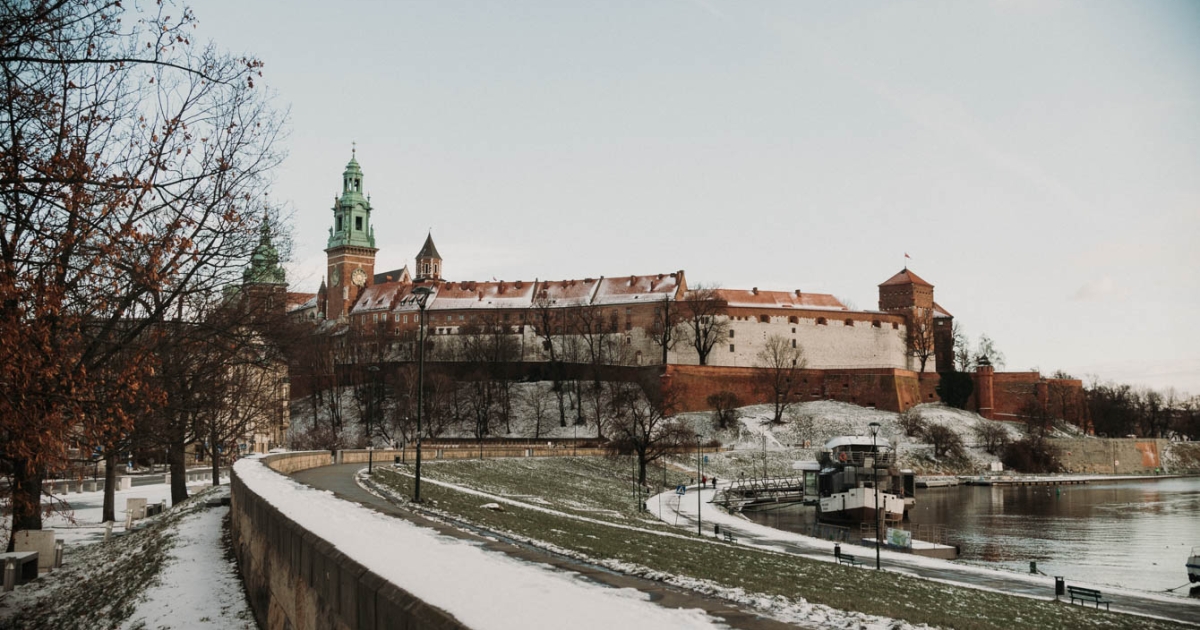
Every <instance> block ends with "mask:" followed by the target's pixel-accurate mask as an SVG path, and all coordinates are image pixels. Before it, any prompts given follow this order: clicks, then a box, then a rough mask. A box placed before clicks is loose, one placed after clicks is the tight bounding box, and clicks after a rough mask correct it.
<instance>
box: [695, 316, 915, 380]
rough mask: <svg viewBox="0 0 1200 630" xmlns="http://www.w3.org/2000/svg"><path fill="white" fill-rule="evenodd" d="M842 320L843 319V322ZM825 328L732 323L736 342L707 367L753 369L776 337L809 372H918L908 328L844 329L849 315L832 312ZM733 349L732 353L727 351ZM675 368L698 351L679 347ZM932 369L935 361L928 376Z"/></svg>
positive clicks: (804, 323)
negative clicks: (795, 350) (792, 345)
mask: <svg viewBox="0 0 1200 630" xmlns="http://www.w3.org/2000/svg"><path fill="white" fill-rule="evenodd" d="M839 315H840V316H839ZM825 319H826V322H827V323H826V324H823V325H822V324H817V318H816V317H815V316H814V317H799V318H798V319H797V323H795V324H792V323H789V322H788V317H787V316H778V317H771V319H770V322H769V323H763V322H760V321H759V320H758V318H757V317H754V318H747V319H738V318H734V319H733V320H731V321H730V322H729V329H730V330H731V331H733V337H729V334H728V333H726V336H725V338H724V339H722V340H721V341H720V342H718V343H717V344H716V345H715V346H714V347H713V350H712V353H711V354H709V357H708V364H709V365H718V366H731V367H755V366H756V364H757V362H758V360H757V357H758V353H759V352H760V351H762V349H763V348H764V347H765V345H766V341H767V339H768V338H769V337H770V336H772V335H779V336H781V337H783V338H784V339H795V340H796V344H797V345H798V346H799V347H801V348H803V349H804V357H805V359H806V360H807V362H808V365H807V367H808V368H811V369H846V368H878V367H883V368H898V369H915V365H914V363H913V362H912V361H911V360H910V358H909V357H908V356H907V352H906V343H905V336H906V334H907V331H906V329H905V326H904V325H900V326H899V327H898V328H895V329H893V328H892V324H891V322H888V321H882V322H880V327H879V328H875V327H873V326H872V325H871V322H870V321H861V320H855V321H854V325H853V326H846V325H845V323H844V322H845V319H846V317H845V314H844V313H838V312H831V313H830V314H829V315H828V316H825ZM730 344H732V345H733V351H732V352H731V351H730V349H729V346H730ZM671 362H672V363H681V364H685V365H695V364H697V363H698V360H697V356H696V351H695V350H694V349H693V348H692V347H691V346H690V345H686V342H681V343H680V344H679V345H678V346H676V348H675V351H674V352H673V353H672V356H671ZM932 368H933V362H932V359H931V360H930V362H929V364H927V366H926V370H927V371H928V370H931V369H932Z"/></svg>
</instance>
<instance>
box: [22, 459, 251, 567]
mask: <svg viewBox="0 0 1200 630" xmlns="http://www.w3.org/2000/svg"><path fill="white" fill-rule="evenodd" d="M228 482H229V478H228V477H222V483H228ZM211 486H212V482H208V481H206V482H204V483H201V484H193V485H191V486H188V494H189V495H192V494H195V493H197V492H199V491H201V490H203V489H204V488H206V487H211ZM131 498H144V499H146V505H151V504H154V503H163V502H166V504H167V505H168V506H169V505H170V504H171V485H170V484H169V483H156V484H147V485H144V486H134V487H132V488H130V489H129V490H117V491H114V492H113V509H114V510H115V511H116V518H117V521H116V522H115V523H113V529H112V531H113V533H114V534H119V533H121V532H123V531H125V502H126V501H127V500H129V499H131ZM53 501H54V504H55V506H56V507H55V511H54V513H52V514H51V515H50V516H47V517H45V518H43V519H42V529H52V530H54V535H55V537H56V538H58V539H59V540H62V541H63V545H64V548H65V550H66V552H67V553H70V549H71V547H72V546H73V545H88V544H92V543H97V542H101V541H103V540H104V529H105V527H104V522H103V521H102V520H101V519H102V518H103V515H104V491H103V490H101V491H96V492H73V493H68V494H55V495H54V496H53ZM8 525H9V517H8V516H5V517H4V521H3V529H4V531H7V529H8Z"/></svg>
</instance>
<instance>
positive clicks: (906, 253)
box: [904, 252, 912, 258]
mask: <svg viewBox="0 0 1200 630" xmlns="http://www.w3.org/2000/svg"><path fill="white" fill-rule="evenodd" d="M904 257H905V258H912V256H909V255H908V252H904Z"/></svg>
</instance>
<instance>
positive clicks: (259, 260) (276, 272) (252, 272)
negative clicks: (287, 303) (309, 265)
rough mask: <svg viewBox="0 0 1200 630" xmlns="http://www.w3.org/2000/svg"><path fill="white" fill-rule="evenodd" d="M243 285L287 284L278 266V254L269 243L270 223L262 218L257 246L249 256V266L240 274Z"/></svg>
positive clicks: (285, 277)
mask: <svg viewBox="0 0 1200 630" xmlns="http://www.w3.org/2000/svg"><path fill="white" fill-rule="evenodd" d="M242 283H243V284H287V274H286V273H284V271H283V267H281V266H280V265H279V252H278V251H277V250H276V249H275V245H274V244H273V243H272V242H271V223H270V220H269V219H268V218H267V217H266V215H264V216H263V222H262V228H261V233H260V234H259V237H258V245H256V246H255V247H254V254H253V255H251V256H250V266H249V267H247V268H246V271H244V272H242Z"/></svg>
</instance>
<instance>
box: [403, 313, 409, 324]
mask: <svg viewBox="0 0 1200 630" xmlns="http://www.w3.org/2000/svg"><path fill="white" fill-rule="evenodd" d="M404 323H405V324H407V323H408V315H405V316H404Z"/></svg>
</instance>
